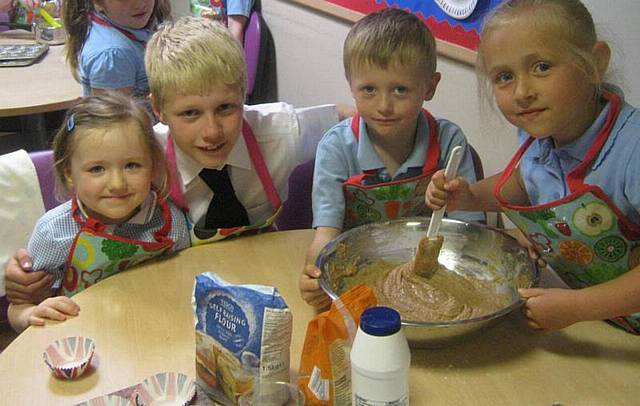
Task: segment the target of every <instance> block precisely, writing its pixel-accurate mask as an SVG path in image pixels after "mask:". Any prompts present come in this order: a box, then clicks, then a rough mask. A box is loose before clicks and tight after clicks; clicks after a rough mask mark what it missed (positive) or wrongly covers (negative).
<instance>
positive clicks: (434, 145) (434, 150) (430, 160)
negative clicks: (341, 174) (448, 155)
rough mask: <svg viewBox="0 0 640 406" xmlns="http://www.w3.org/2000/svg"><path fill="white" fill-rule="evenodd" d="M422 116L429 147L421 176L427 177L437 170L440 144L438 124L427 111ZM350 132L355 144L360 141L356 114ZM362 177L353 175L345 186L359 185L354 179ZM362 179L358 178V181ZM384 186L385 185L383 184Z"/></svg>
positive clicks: (369, 171) (368, 172) (373, 172)
mask: <svg viewBox="0 0 640 406" xmlns="http://www.w3.org/2000/svg"><path fill="white" fill-rule="evenodd" d="M422 114H423V115H424V118H425V119H426V120H427V124H428V126H429V146H428V148H427V151H426V155H425V160H424V165H423V166H422V175H427V174H431V173H433V172H435V170H436V169H437V168H438V160H439V159H440V143H439V142H438V122H437V121H436V119H435V118H434V117H433V116H432V115H431V113H429V112H428V111H427V110H425V109H422ZM351 132H352V133H353V136H354V137H355V139H356V142H359V141H360V114H359V113H357V112H356V114H355V115H354V116H353V119H352V120H351ZM363 172H364V174H365V175H373V174H375V171H372V170H366V171H363ZM360 176H362V175H355V176H352V177H350V178H349V179H348V180H347V182H346V183H347V184H354V185H360V183H353V182H355V180H356V177H360ZM418 177H419V176H416V177H414V178H411V179H417V178H418ZM361 180H362V178H360V181H361ZM402 181H404V182H408V181H409V179H402ZM385 184H386V183H385ZM390 184H391V183H390Z"/></svg>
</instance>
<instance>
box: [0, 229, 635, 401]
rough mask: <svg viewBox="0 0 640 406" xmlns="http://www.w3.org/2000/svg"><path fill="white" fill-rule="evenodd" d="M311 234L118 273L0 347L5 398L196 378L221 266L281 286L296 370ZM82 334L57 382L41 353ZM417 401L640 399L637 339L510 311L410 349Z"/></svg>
mask: <svg viewBox="0 0 640 406" xmlns="http://www.w3.org/2000/svg"><path fill="white" fill-rule="evenodd" d="M311 238H312V232H311V231H308V230H298V231H288V232H274V233H268V234H263V235H258V236H253V237H243V238H239V239H236V240H233V241H226V242H220V243H215V244H209V245H206V246H201V247H196V248H191V249H188V250H186V251H183V252H182V253H180V254H178V255H177V256H175V257H173V258H171V259H168V260H166V261H160V262H156V263H152V264H148V265H145V266H142V267H139V268H136V269H132V270H130V271H127V272H124V273H121V274H119V275H116V276H114V277H111V278H109V279H107V280H105V281H103V282H100V283H99V284H98V285H96V286H94V287H92V288H91V289H88V290H86V291H84V292H81V293H80V294H78V295H76V296H75V297H74V299H76V300H77V302H78V303H79V304H80V306H81V308H82V311H81V313H80V315H79V316H78V317H76V318H74V319H71V320H69V321H67V322H64V323H60V324H49V325H47V326H45V327H44V328H29V329H28V330H27V331H26V332H25V333H23V334H22V335H21V336H19V337H18V338H17V339H16V340H15V341H14V342H13V343H12V344H11V345H10V346H9V347H8V348H7V349H6V350H5V351H4V352H3V353H2V354H0V393H1V394H2V398H1V400H0V403H2V404H7V405H23V404H24V405H47V404H51V405H54V404H55V405H58V404H66V405H69V404H73V403H74V402H79V401H82V400H86V399H90V398H93V397H96V396H99V395H101V394H105V393H108V392H111V391H115V390H118V389H122V388H124V387H127V386H130V385H133V384H135V383H137V382H139V381H141V380H142V379H144V378H146V377H148V376H150V375H153V374H155V373H157V372H162V371H179V372H183V373H186V374H189V375H191V376H195V366H194V359H195V354H194V348H195V344H194V320H193V311H192V308H191V293H192V289H193V279H194V276H195V275H196V274H198V273H201V272H207V271H211V272H216V273H218V274H219V275H221V276H222V277H223V278H225V279H227V280H228V281H229V282H232V283H259V284H268V285H273V286H276V287H277V288H278V289H279V290H280V292H281V293H282V295H283V297H284V298H285V300H286V301H287V303H288V304H289V306H290V307H291V309H292V312H293V317H294V328H293V340H292V346H291V353H292V364H291V367H292V368H293V369H296V368H297V366H298V362H299V357H300V351H301V349H302V344H303V341H304V335H305V330H306V325H307V322H308V321H309V320H310V318H311V317H313V315H314V313H313V311H312V309H311V308H309V307H308V306H307V305H306V304H305V303H304V302H303V301H302V299H301V298H300V296H299V294H298V290H297V278H298V273H299V272H300V269H301V268H302V264H303V258H304V254H305V251H306V248H307V246H308V244H309V243H310V241H311ZM67 335H85V336H90V337H92V338H94V340H95V342H96V354H97V360H96V361H97V366H96V368H95V370H93V371H91V372H90V373H89V374H88V375H85V376H84V377H82V378H81V379H79V380H77V381H60V380H58V379H55V378H54V377H53V376H52V375H51V374H50V372H49V370H48V369H47V367H46V366H45V364H44V363H43V361H42V351H43V349H44V348H45V347H46V345H47V344H48V343H49V342H51V341H53V340H54V339H57V338H60V337H64V336H67ZM411 356H412V360H411V364H412V366H411V377H410V379H411V382H410V387H411V404H412V405H474V406H475V405H515V404H524V405H551V404H552V403H554V402H557V403H561V404H563V405H568V406H574V405H636V404H638V400H639V399H640V386H639V385H638V384H637V382H638V375H639V373H640V337H635V336H632V335H630V334H627V333H624V332H622V331H619V330H616V329H614V328H613V327H610V326H608V325H607V324H605V323H603V322H587V323H579V324H577V325H574V326H572V327H570V328H567V329H565V330H564V331H562V332H554V333H547V334H543V333H537V332H533V331H531V330H529V329H528V328H526V327H525V326H524V324H523V322H522V320H521V317H520V316H519V313H514V314H513V315H512V316H510V317H508V318H507V319H506V320H504V321H503V322H502V323H500V324H498V325H496V326H494V327H493V328H491V329H490V330H488V331H486V332H484V333H483V334H482V335H480V336H476V337H473V339H470V340H468V341H467V342H464V343H460V344H458V345H456V346H452V347H449V348H444V349H437V350H412V354H411Z"/></svg>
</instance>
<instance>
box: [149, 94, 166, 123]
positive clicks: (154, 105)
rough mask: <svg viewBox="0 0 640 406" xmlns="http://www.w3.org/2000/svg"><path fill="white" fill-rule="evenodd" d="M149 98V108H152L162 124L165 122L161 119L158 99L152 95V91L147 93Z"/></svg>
mask: <svg viewBox="0 0 640 406" xmlns="http://www.w3.org/2000/svg"><path fill="white" fill-rule="evenodd" d="M149 99H150V100H151V109H152V110H153V114H155V115H156V117H157V118H158V120H160V122H161V123H162V124H167V123H165V121H164V120H163V119H162V111H161V110H160V105H159V104H158V100H157V99H156V98H155V97H154V96H153V93H151V94H150V95H149Z"/></svg>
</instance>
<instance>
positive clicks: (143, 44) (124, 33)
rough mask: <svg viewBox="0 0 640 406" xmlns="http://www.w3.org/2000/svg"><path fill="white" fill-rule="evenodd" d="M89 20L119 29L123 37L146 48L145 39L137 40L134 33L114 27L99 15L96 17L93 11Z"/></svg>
mask: <svg viewBox="0 0 640 406" xmlns="http://www.w3.org/2000/svg"><path fill="white" fill-rule="evenodd" d="M91 21H93V22H94V23H96V24H99V25H102V26H104V27H109V28H113V29H115V30H118V31H120V33H121V34H122V35H124V36H125V37H127V38H128V39H130V40H131V41H133V42H137V43H138V44H140V45H142V47H143V48H145V49H146V48H147V42H146V41H142V40H139V39H138V38H136V36H135V35H133V34H132V33H131V32H129V31H127V30H125V29H122V28H120V27H116V26H115V25H113V24H112V23H111V22H109V21H107V20H104V19H102V18H100V17H98V16H97V15H95V14H94V13H91Z"/></svg>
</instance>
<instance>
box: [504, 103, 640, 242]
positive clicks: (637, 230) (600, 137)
mask: <svg viewBox="0 0 640 406" xmlns="http://www.w3.org/2000/svg"><path fill="white" fill-rule="evenodd" d="M603 97H604V98H605V99H607V100H608V101H609V102H610V103H611V107H610V110H609V113H608V115H607V119H606V121H605V124H604V126H603V127H602V129H601V130H600V131H599V132H598V134H597V136H596V139H595V140H594V142H593V144H592V145H591V147H590V148H589V150H588V151H587V154H586V155H585V158H584V160H583V161H582V163H580V164H579V165H578V166H577V167H576V168H574V169H573V170H572V171H571V172H569V173H568V174H567V177H566V181H567V185H568V186H569V190H570V191H571V193H570V194H568V195H567V196H565V197H563V198H561V199H558V200H553V201H551V202H547V203H544V204H539V205H535V206H519V205H514V204H510V203H508V202H507V201H505V200H504V198H503V197H502V195H501V194H500V191H501V190H502V187H503V186H504V184H505V183H506V182H507V180H508V179H509V178H510V177H511V176H512V175H513V171H514V170H515V168H516V167H517V165H518V163H519V162H520V160H521V159H522V156H523V155H524V153H525V151H526V150H527V149H528V148H529V146H530V145H531V144H532V143H533V141H534V140H535V138H533V137H529V138H527V140H525V142H524V143H523V144H522V145H521V146H520V148H519V149H518V151H517V152H516V154H515V155H514V156H513V158H511V161H510V162H509V164H508V165H507V167H506V169H505V170H504V171H503V172H502V175H500V178H499V179H498V182H497V183H496V186H495V188H494V191H493V194H494V197H495V198H496V200H497V201H498V203H499V204H500V206H502V207H506V208H508V209H511V210H515V211H523V212H532V211H537V210H542V209H547V208H550V207H555V206H558V205H560V204H564V203H567V202H570V201H572V200H575V199H577V198H578V197H579V196H580V195H582V194H584V193H587V192H591V193H593V194H594V195H595V196H597V197H598V198H600V199H602V200H603V201H605V202H606V203H607V205H608V206H609V207H610V208H611V210H613V212H614V213H615V214H616V215H617V216H618V219H619V222H620V223H621V225H622V226H623V227H621V229H622V230H621V231H622V232H623V233H624V234H625V236H626V237H627V238H630V239H639V238H640V225H638V224H635V223H633V222H632V221H630V220H629V218H628V217H627V216H625V215H624V213H622V211H621V210H620V209H619V208H618V207H617V206H616V205H615V204H614V202H613V200H611V198H610V197H609V196H608V195H607V194H606V193H604V192H603V191H602V189H601V188H600V187H598V186H596V185H588V184H585V183H584V177H585V174H586V171H587V169H588V168H589V166H590V165H591V164H592V163H593V161H594V160H595V159H596V158H597V156H598V154H599V153H600V151H601V150H602V147H603V146H604V144H605V142H606V141H607V139H608V138H609V135H610V134H611V129H612V128H613V125H614V124H615V121H616V119H617V117H618V114H619V113H620V110H621V99H620V96H618V95H617V94H615V93H611V92H605V93H603Z"/></svg>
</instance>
